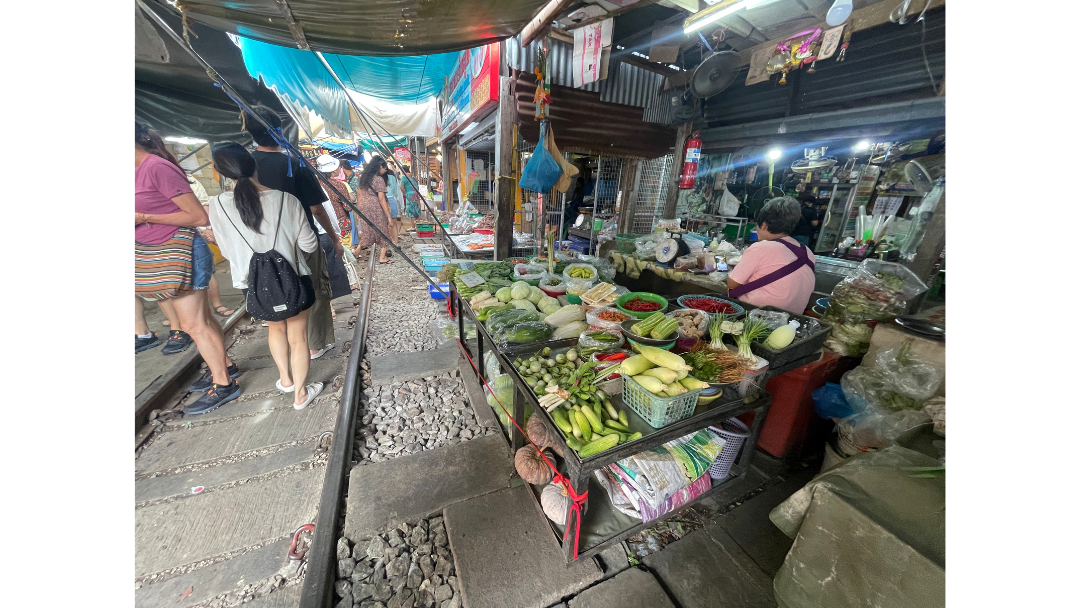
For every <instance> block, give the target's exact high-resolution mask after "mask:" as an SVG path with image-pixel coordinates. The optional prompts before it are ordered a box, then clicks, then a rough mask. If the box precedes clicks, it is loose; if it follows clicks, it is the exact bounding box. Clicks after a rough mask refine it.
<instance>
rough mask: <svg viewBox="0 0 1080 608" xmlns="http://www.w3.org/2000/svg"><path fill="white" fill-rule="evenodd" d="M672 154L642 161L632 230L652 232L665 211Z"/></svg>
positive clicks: (638, 176)
mask: <svg viewBox="0 0 1080 608" xmlns="http://www.w3.org/2000/svg"><path fill="white" fill-rule="evenodd" d="M672 158H673V157H672V155H671V154H668V155H666V156H661V157H660V158H652V159H649V160H646V161H642V163H641V168H640V169H639V170H638V175H637V187H636V188H635V191H636V193H637V197H636V199H635V200H634V204H633V209H632V211H633V225H632V226H633V227H632V229H631V232H633V233H635V234H646V233H649V232H652V229H653V226H655V225H656V221H657V220H658V219H660V215H661V214H663V212H664V199H665V198H666V197H667V189H668V188H669V187H670V184H671V164H672Z"/></svg>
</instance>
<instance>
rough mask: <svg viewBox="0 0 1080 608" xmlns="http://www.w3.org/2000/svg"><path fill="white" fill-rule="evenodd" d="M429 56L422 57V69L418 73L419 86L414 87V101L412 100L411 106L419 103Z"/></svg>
mask: <svg viewBox="0 0 1080 608" xmlns="http://www.w3.org/2000/svg"><path fill="white" fill-rule="evenodd" d="M430 57H431V56H430V55H424V69H423V71H421V72H420V84H418V85H416V99H414V100H413V105H416V104H417V103H419V102H420V91H421V90H422V89H423V87H424V76H425V75H427V62H428V58H430Z"/></svg>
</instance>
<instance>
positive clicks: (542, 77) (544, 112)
mask: <svg viewBox="0 0 1080 608" xmlns="http://www.w3.org/2000/svg"><path fill="white" fill-rule="evenodd" d="M533 74H534V75H535V76H536V92H535V93H533V102H534V103H535V104H536V112H535V113H534V115H533V120H544V119H546V118H547V117H548V105H549V104H551V83H550V82H549V81H548V50H547V49H546V48H544V45H543V44H538V45H536V67H535V68H533Z"/></svg>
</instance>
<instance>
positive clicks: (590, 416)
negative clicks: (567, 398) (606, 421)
mask: <svg viewBox="0 0 1080 608" xmlns="http://www.w3.org/2000/svg"><path fill="white" fill-rule="evenodd" d="M581 413H582V414H584V416H585V419H586V420H588V421H589V426H591V427H592V430H593V431H595V432H600V429H602V428H604V425H603V423H601V422H600V416H598V415H597V414H596V413H595V412H594V411H593V410H592V408H588V407H583V408H581ZM578 423H579V424H580V423H581V421H580V420H579V421H578Z"/></svg>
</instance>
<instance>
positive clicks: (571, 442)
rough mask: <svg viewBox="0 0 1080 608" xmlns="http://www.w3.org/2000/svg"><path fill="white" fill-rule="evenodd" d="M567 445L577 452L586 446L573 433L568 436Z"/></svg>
mask: <svg viewBox="0 0 1080 608" xmlns="http://www.w3.org/2000/svg"><path fill="white" fill-rule="evenodd" d="M566 445H567V446H568V447H569V448H570V449H571V450H574V451H575V452H580V451H581V448H582V447H584V444H582V443H581V442H580V441H578V439H577V437H574V436H573V435H570V436H569V437H567V438H566Z"/></svg>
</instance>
